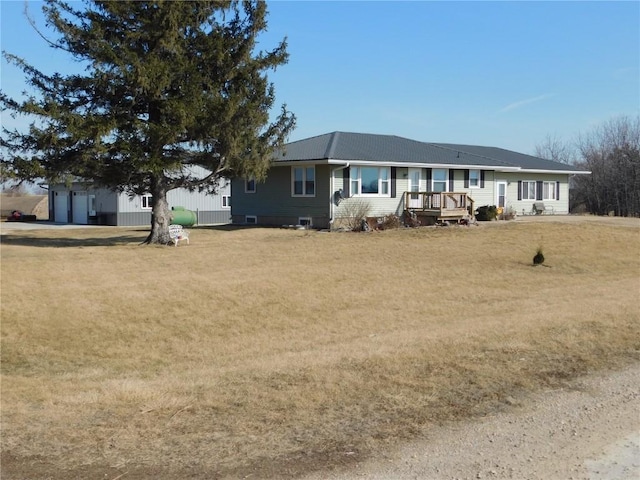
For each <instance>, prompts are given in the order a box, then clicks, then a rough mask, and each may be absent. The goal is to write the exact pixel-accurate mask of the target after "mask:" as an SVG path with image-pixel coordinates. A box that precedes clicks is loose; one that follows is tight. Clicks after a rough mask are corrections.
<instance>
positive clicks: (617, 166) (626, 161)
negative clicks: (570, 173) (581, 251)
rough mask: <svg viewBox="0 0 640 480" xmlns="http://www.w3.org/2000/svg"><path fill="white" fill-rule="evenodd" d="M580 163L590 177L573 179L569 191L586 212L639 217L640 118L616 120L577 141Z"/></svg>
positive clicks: (579, 165) (606, 123)
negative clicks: (583, 205)
mask: <svg viewBox="0 0 640 480" xmlns="http://www.w3.org/2000/svg"><path fill="white" fill-rule="evenodd" d="M578 148H579V150H580V156H581V160H580V161H578V162H577V163H576V165H577V166H578V167H582V168H584V169H586V170H589V171H590V172H591V175H584V176H580V177H579V178H576V179H575V182H574V185H573V188H574V191H575V193H576V195H577V197H578V198H580V199H582V200H583V201H584V203H585V205H586V207H587V209H588V210H589V212H591V213H594V214H597V215H607V214H610V213H611V212H613V214H614V215H617V216H634V217H636V216H640V117H636V118H629V117H618V118H615V119H612V120H609V121H608V122H605V123H604V124H602V125H600V126H599V127H597V128H595V129H594V130H592V131H591V132H589V133H588V134H586V135H582V136H581V137H580V138H579V140H578Z"/></svg>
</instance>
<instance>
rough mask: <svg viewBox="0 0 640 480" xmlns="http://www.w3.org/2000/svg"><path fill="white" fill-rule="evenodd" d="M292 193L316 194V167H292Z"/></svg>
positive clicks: (306, 195) (309, 195)
mask: <svg viewBox="0 0 640 480" xmlns="http://www.w3.org/2000/svg"><path fill="white" fill-rule="evenodd" d="M291 180H292V182H293V185H292V192H293V193H292V195H293V196H301V197H302V196H304V197H313V196H315V194H316V168H315V167H292V168H291Z"/></svg>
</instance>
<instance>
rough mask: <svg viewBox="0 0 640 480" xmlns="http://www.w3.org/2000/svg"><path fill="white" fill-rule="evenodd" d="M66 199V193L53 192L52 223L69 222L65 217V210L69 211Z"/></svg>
mask: <svg viewBox="0 0 640 480" xmlns="http://www.w3.org/2000/svg"><path fill="white" fill-rule="evenodd" d="M68 198H69V196H68V194H67V192H54V201H53V210H54V217H53V219H54V221H56V222H61V223H67V222H68V221H69V217H68V216H67V210H69V206H68V204H67V199H68Z"/></svg>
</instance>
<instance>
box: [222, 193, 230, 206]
mask: <svg viewBox="0 0 640 480" xmlns="http://www.w3.org/2000/svg"><path fill="white" fill-rule="evenodd" d="M222 208H225V209H226V208H231V195H222Z"/></svg>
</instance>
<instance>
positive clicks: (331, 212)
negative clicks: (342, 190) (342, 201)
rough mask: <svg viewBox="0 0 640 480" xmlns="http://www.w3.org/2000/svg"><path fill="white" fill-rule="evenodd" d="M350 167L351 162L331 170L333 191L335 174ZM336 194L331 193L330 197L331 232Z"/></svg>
mask: <svg viewBox="0 0 640 480" xmlns="http://www.w3.org/2000/svg"><path fill="white" fill-rule="evenodd" d="M349 165H351V162H347V163H346V164H345V165H341V166H339V167H335V168H334V169H332V170H331V178H330V184H331V189H330V190H333V180H334V177H335V175H334V174H335V172H337V171H338V170H344V169H345V168H349ZM334 193H335V192H331V195H330V196H329V230H331V226H332V225H333V221H334V218H333V214H334V209H335V204H334V202H333V196H334Z"/></svg>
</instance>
